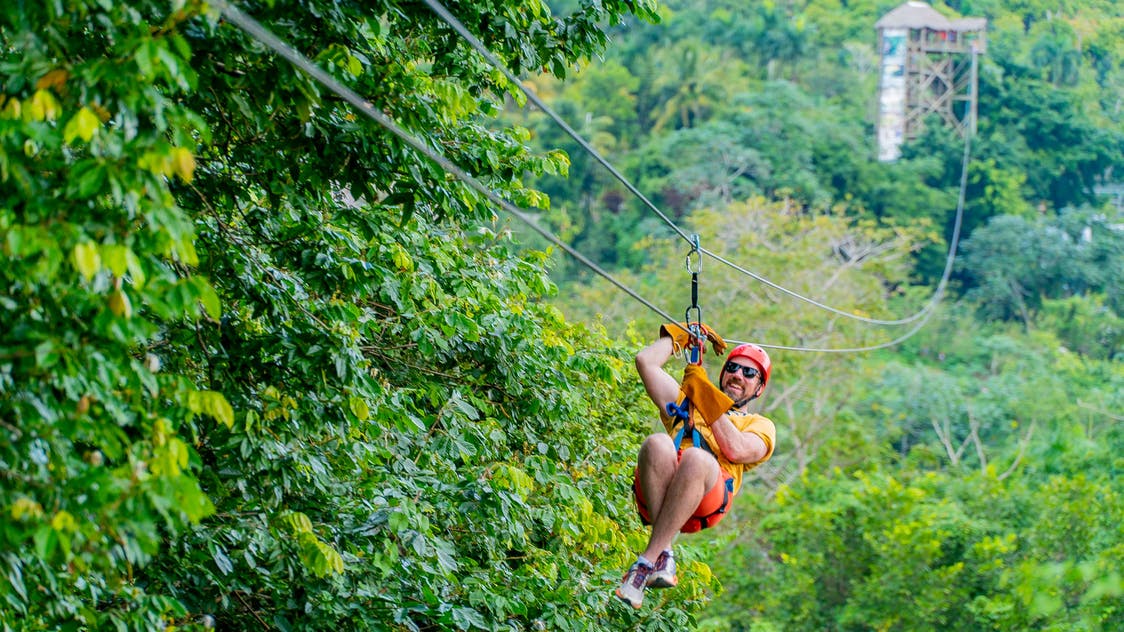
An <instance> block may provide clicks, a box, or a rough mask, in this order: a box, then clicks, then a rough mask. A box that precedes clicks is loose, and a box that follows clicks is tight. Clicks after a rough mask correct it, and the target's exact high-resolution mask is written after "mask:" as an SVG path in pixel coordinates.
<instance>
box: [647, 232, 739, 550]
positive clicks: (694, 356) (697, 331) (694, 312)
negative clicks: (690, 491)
mask: <svg viewBox="0 0 1124 632" xmlns="http://www.w3.org/2000/svg"><path fill="white" fill-rule="evenodd" d="M691 238H692V241H693V248H692V249H691V252H689V253H687V271H688V272H690V273H691V305H690V306H689V307H688V308H687V310H686V313H685V314H684V321H685V322H686V323H687V331H688V332H689V333H690V337H689V338H688V343H687V348H686V349H685V351H686V352H687V353H686V356H687V363H688V364H695V365H701V364H702V355H703V354H702V345H703V343H704V340H705V339H704V337H703V328H702V308H701V307H699V273H700V272H702V250H701V249H700V247H699V236H698V235H692V236H691ZM693 255H697V256H698V259H697V261H696V262H695V264H694V265H692V263H691V257H692V256H693ZM692 316H693V318H692ZM691 408H692V405H691V400H690V399H688V398H686V397H684V398H683V401H681V402H680V403H679V404H678V405H676V404H675V402H668V403H667V405H666V407H665V410H666V411H667V415H668V417H670V418H671V420H672V425H671V427H672V428H674V427H675V426H676V425H678V426H679V430H678V431H677V432H676V434H675V438H674V442H675V450H676V452H677V453H682V450H683V449H682V444H683V438H684V437H686V436H687V432H688V431H689V432H690V433H691V443H692V444H693V445H694V446H695V447H696V448H702V449H704V450H706V451H707V452H709V453H710V454H711V455H714V450H713V449H712V448H711V447H710V444H709V443H708V442H707V441H706V439H705V438H703V436H702V433H701V432H699V429H698V428H696V427H695V422H694V420H693V419H692V418H691ZM716 459H717V457H716ZM719 472H721V473H722V475H724V476H725V477H726V480H725V484H724V485H723V486H722V488H723V491H722V504H721V505H719V506H718V508H717V509H715V510H714V511H712V512H711V513H709V514H707V515H705V516H691V517H690V518H688V519H687V522H686V524H684V525H683V527H682V528H681V529H680V530H681V531H683V532H685V533H693V532H695V531H699V530H701V529H705V528H707V527H709V526H710V525H711V524H712V523H715V522H717V521H718V520H717V519H716V516H720V515H721V514H725V513H726V507H728V506H729V504H730V496H731V495H732V494H733V492H734V479H733V477H731V476H730V475H729V474H727V473H726V472H725V471H724V470H722V469H719ZM637 497H638V498H639V496H637ZM645 513H646V511H645ZM642 517H643V516H642ZM645 522H647V520H646V519H645Z"/></svg>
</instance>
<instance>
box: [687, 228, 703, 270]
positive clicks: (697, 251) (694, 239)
mask: <svg viewBox="0 0 1124 632" xmlns="http://www.w3.org/2000/svg"><path fill="white" fill-rule="evenodd" d="M692 255H698V257H699V258H698V260H697V261H696V263H695V265H693V266H692V265H691V256H692ZM686 264H687V272H689V273H690V274H698V273H700V272H702V248H701V247H700V246H699V236H698V235H691V251H690V252H688V253H687V260H686Z"/></svg>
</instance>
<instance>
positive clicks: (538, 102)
mask: <svg viewBox="0 0 1124 632" xmlns="http://www.w3.org/2000/svg"><path fill="white" fill-rule="evenodd" d="M422 1H423V2H424V3H425V4H426V5H427V6H428V7H429V8H430V9H431V10H432V11H433V12H434V13H436V14H437V15H438V17H440V18H441V19H442V20H443V21H444V22H445V23H446V24H448V25H449V26H450V27H451V28H452V29H453V30H454V31H456V32H457V33H458V34H459V35H460V36H461V37H462V38H463V39H464V40H465V41H467V42H468V43H469V45H470V46H472V48H473V49H475V50H476V52H478V53H480V54H481V55H483V56H484V58H485V59H487V60H488V62H489V63H490V64H492V66H493V67H495V68H496V70H499V71H500V72H501V73H503V75H504V76H505V77H507V80H508V81H510V82H511V83H512V84H513V85H514V86H516V87H517V88H518V89H519V91H520V92H522V93H523V94H524V95H526V97H527V98H528V99H529V100H530V101H531V102H532V103H534V104H535V106H536V107H538V108H539V109H540V110H542V112H543V113H544V114H546V115H547V116H548V117H549V118H550V119H552V120H553V121H554V122H555V123H556V124H557V125H558V126H559V127H561V128H562V129H563V130H564V131H565V132H566V134H568V135H569V136H570V138H572V139H573V140H574V141H575V142H577V143H578V144H579V145H581V147H582V149H584V150H585V151H586V152H587V153H588V154H589V155H590V156H592V157H593V158H594V159H595V160H596V161H597V162H598V163H600V164H601V165H602V166H603V167H605V168H606V169H607V170H608V171H609V173H611V174H612V175H613V177H615V178H616V179H617V181H618V182H620V183H621V184H622V185H624V187H625V188H626V189H628V190H629V192H631V193H632V194H633V195H635V196H636V197H637V199H639V200H640V201H641V202H643V203H644V205H645V206H647V207H648V208H649V209H651V210H652V211H653V212H654V213H655V214H656V215H657V216H659V217H660V219H662V220H663V221H664V223H666V224H667V225H668V226H669V227H670V228H671V229H672V230H673V231H675V232H676V233H677V234H678V235H679V236H680V237H682V238H683V239H685V240H686V241H687V242H688V243H690V241H691V238H690V237H689V236H688V235H687V233H686V232H685V231H683V230H682V229H681V228H679V227H678V226H677V225H676V224H675V222H674V221H673V220H672V219H671V218H669V217H668V216H667V215H666V214H665V213H664V212H663V211H661V210H660V209H659V208H658V207H657V206H656V205H655V204H654V203H652V201H651V200H649V199H648V198H647V197H646V196H644V194H643V193H641V192H640V191H639V190H638V189H637V188H636V187H635V186H634V185H633V184H632V183H631V182H629V180H628V179H627V178H625V177H624V176H623V175H622V174H621V173H620V172H619V171H618V170H617V169H616V168H615V167H613V165H612V164H611V163H610V162H609V161H608V160H607V159H605V157H603V156H602V155H601V154H600V153H599V152H598V151H597V150H596V149H594V148H593V146H592V145H590V144H589V142H587V141H586V140H585V139H584V138H582V136H581V135H580V134H578V133H577V132H576V131H574V129H573V128H572V127H570V125H569V124H567V123H566V121H564V120H563V119H562V117H560V116H559V115H558V114H557V113H555V112H554V110H552V109H551V108H550V106H548V105H546V103H544V102H543V101H542V99H540V98H539V97H538V95H536V94H535V93H534V91H533V90H531V89H529V88H527V87H526V86H525V85H523V82H522V81H520V80H519V78H518V77H516V76H515V74H514V73H513V72H511V70H510V69H509V68H508V67H507V65H506V64H504V63H503V62H502V61H501V60H500V59H499V58H497V57H496V56H495V54H494V53H492V51H490V50H489V49H488V47H487V46H484V44H483V43H482V42H481V41H480V40H479V38H477V37H476V36H475V35H473V34H472V33H471V32H469V30H468V29H467V28H466V27H465V26H464V24H463V23H462V22H461V21H460V20H458V19H457V18H456V16H454V15H453V14H452V13H450V12H449V10H448V9H446V8H445V7H444V5H442V4H441V3H440V2H438V1H437V0H422ZM961 195H963V187H961ZM700 252H702V253H703V254H704V255H706V256H708V257H711V258H712V259H714V260H715V261H718V262H720V263H723V264H726V265H727V266H730V267H731V268H733V269H734V270H737V271H738V272H741V273H743V274H745V275H747V276H749V277H750V278H752V279H755V280H757V281H759V282H761V283H763V284H765V285H767V286H769V287H771V288H773V289H775V290H778V291H780V292H783V293H784V294H787V295H789V296H791V297H793V298H795V299H797V300H800V301H804V302H806V303H808V304H810V305H812V306H814V307H818V308H820V309H823V310H826V311H828V312H831V313H833V314H837V315H839V316H843V317H845V318H849V319H851V320H857V321H859V322H863V323H867V324H871V325H905V324H908V323H911V322H914V321H916V320H917V319H919V318H922V317H923V316H925V315H926V314H927V313H928V311H929V310H931V309H932V308H933V307H935V306H936V303H938V302H939V300H940V296H941V295H942V294H943V288H942V287H938V289H937V291H935V292H934V294H933V297H932V298H930V300H929V302H928V303H926V305H925V306H924V307H922V308H921V310H919V311H918V312H916V313H915V314H913V315H911V316H907V317H905V318H898V319H881V318H869V317H866V316H860V315H858V314H854V313H851V312H848V311H845V310H842V309H838V308H835V307H832V306H830V305H826V304H824V303H821V302H819V301H817V300H815V299H812V298H809V297H806V296H803V295H802V294H800V293H798V292H795V291H793V290H790V289H788V288H786V287H783V286H781V285H779V284H777V283H774V282H773V281H770V280H769V279H767V278H765V277H763V276H761V275H759V274H757V273H755V272H752V271H750V270H748V269H746V268H744V267H742V266H739V265H737V264H735V263H733V262H731V261H729V260H727V259H725V258H723V257H722V256H721V255H718V254H717V253H714V252H711V251H710V250H705V249H704V250H701V251H700ZM955 253H956V250H955V248H949V252H948V256H947V258H946V261H947V263H946V266H945V267H946V268H947V267H950V266H951V265H952V260H953V259H954V258H955V256H956V254H955Z"/></svg>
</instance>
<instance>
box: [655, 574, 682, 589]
mask: <svg viewBox="0 0 1124 632" xmlns="http://www.w3.org/2000/svg"><path fill="white" fill-rule="evenodd" d="M678 585H679V578H678V577H675V576H672V578H671V580H670V581H669V580H666V579H664V578H662V577H658V578H656V579H654V580H652V583H650V584H648V588H675V587H676V586H678Z"/></svg>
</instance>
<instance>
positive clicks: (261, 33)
mask: <svg viewBox="0 0 1124 632" xmlns="http://www.w3.org/2000/svg"><path fill="white" fill-rule="evenodd" d="M213 5H214V6H216V7H218V9H219V11H221V12H222V14H223V15H224V16H225V17H226V18H227V19H228V20H230V21H231V22H232V23H233V24H235V25H236V26H238V27H239V28H241V29H242V30H243V31H245V32H246V34H248V35H250V36H251V37H252V38H254V39H256V40H257V41H259V42H261V43H262V44H264V45H265V46H267V47H268V48H270V49H272V50H273V51H274V52H276V53H277V54H278V55H281V56H282V57H284V58H285V59H287V60H288V61H289V62H290V63H292V64H293V65H294V66H296V67H297V68H300V69H301V70H302V71H304V72H305V73H307V74H308V75H309V76H310V77H312V78H313V79H315V80H316V81H318V82H320V84H322V85H323V86H324V87H326V88H328V89H329V90H331V91H332V92H334V93H336V94H337V95H338V96H339V97H340V98H342V99H343V100H345V101H347V102H348V103H350V104H351V105H353V106H355V107H356V108H358V109H359V111H360V112H362V113H364V114H366V115H367V116H368V117H370V118H371V119H372V120H374V121H375V122H376V123H378V124H379V125H381V126H383V127H384V128H386V129H387V130H388V131H390V132H391V133H393V134H394V135H395V136H397V137H398V138H400V139H401V140H402V141H403V142H405V143H406V144H408V145H409V146H411V147H413V148H414V149H416V150H417V151H419V152H421V153H422V154H423V155H424V156H426V157H427V158H429V159H430V160H432V161H433V162H435V163H437V164H438V165H439V166H440V167H441V168H442V169H444V170H445V171H447V172H448V173H450V174H452V175H454V176H456V178H457V179H458V180H461V181H462V182H464V183H465V184H467V185H469V186H470V187H472V188H473V189H475V190H476V191H477V192H479V193H480V194H481V195H483V196H484V197H486V198H488V199H489V200H491V201H492V202H493V203H495V204H498V205H499V206H500V207H501V208H503V209H504V210H505V211H507V212H508V213H511V214H512V215H514V216H515V217H516V218H518V219H519V220H520V221H522V222H523V223H525V224H527V225H528V226H529V227H531V229H532V230H534V231H535V232H537V233H538V234H539V235H541V236H542V237H543V238H544V239H546V240H547V241H549V242H550V243H552V244H554V245H555V246H558V247H559V248H561V249H562V250H564V251H565V252H566V253H567V254H569V255H570V256H571V257H573V258H575V259H577V260H578V261H579V262H581V263H582V264H583V265H585V266H586V267H588V268H589V269H590V270H592V271H593V272H595V273H597V274H598V275H600V276H601V277H602V278H604V279H605V280H606V281H608V282H609V283H612V284H613V285H614V286H616V287H617V289H619V290H621V291H622V292H624V293H625V294H628V295H629V296H631V297H632V298H634V299H636V300H637V301H639V302H640V303H641V304H643V305H644V306H645V307H647V308H648V309H650V310H652V311H653V312H655V313H657V314H659V315H660V316H662V317H663V318H665V319H667V322H675V319H674V318H672V317H671V316H670V315H668V314H667V313H666V312H664V311H663V310H661V309H660V308H658V307H656V306H655V305H653V304H652V303H650V302H649V301H647V300H646V299H645V298H644V297H642V296H640V295H639V294H637V293H636V292H635V291H633V290H632V289H631V288H629V287H628V286H626V285H624V284H623V283H621V282H620V281H618V280H616V279H615V278H613V276H612V275H610V274H609V273H608V272H605V271H604V270H602V269H601V268H600V267H599V266H598V265H597V264H596V263H594V262H592V261H590V260H589V259H588V258H586V257H585V256H584V255H582V254H581V253H580V252H578V251H577V250H575V249H573V248H572V247H571V246H570V245H569V244H567V243H565V242H563V241H562V240H561V239H559V238H558V237H555V236H554V235H553V234H552V233H550V232H549V231H547V230H545V229H543V228H541V227H540V226H539V225H538V224H537V223H535V221H534V220H533V219H532V218H531V217H530V216H529V215H527V214H526V213H524V212H523V211H521V210H519V208H517V207H516V206H515V205H513V204H511V203H510V202H508V201H507V200H505V199H503V198H501V197H500V196H499V195H497V194H496V193H495V192H493V191H492V190H491V189H489V188H488V187H487V186H486V185H485V184H484V183H482V182H480V181H479V180H477V179H476V178H475V177H473V176H472V175H470V174H469V173H467V172H466V171H464V170H462V169H461V168H460V167H458V166H457V165H455V164H453V162H452V161H450V160H449V159H448V158H446V157H444V156H442V155H440V154H438V153H436V152H434V151H432V150H431V149H430V148H429V147H426V146H425V145H424V144H423V143H422V142H421V141H419V140H417V139H415V138H414V137H413V136H412V135H411V134H410V133H409V132H407V131H406V130H404V129H402V128H401V127H399V126H398V124H397V123H395V122H394V121H393V120H391V119H390V118H389V117H387V116H386V115H384V114H383V113H382V112H379V111H378V110H376V109H375V108H374V106H372V105H371V104H370V103H369V102H367V101H365V100H363V98H362V97H361V96H359V94H358V93H356V92H355V91H354V90H351V89H350V88H348V87H346V86H344V85H343V84H341V83H340V82H338V81H336V80H335V78H333V77H332V76H331V75H329V74H328V73H326V72H324V71H323V70H321V69H320V68H319V67H318V66H317V65H316V64H314V63H312V60H310V59H308V58H307V57H305V56H304V55H302V54H301V53H299V52H297V50H296V49H294V48H293V47H292V46H290V45H288V44H286V43H285V42H284V41H282V40H281V39H280V38H278V37H277V36H276V35H274V34H273V33H271V32H270V31H269V30H268V29H266V28H265V27H264V26H262V25H261V24H260V23H258V22H257V21H256V20H254V19H253V18H252V17H250V16H248V15H246V14H245V13H243V12H242V11H241V10H240V9H238V8H237V7H235V6H234V5H232V4H230V3H229V2H227V0H213Z"/></svg>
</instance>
